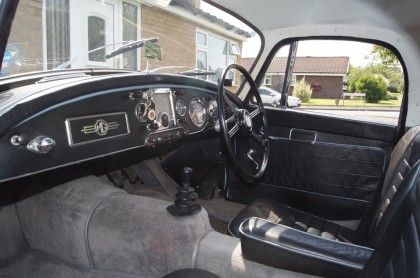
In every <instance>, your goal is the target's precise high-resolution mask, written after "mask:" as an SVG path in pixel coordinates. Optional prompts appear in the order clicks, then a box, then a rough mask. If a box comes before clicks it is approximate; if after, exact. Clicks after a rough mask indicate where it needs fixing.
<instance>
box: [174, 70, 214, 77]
mask: <svg viewBox="0 0 420 278" xmlns="http://www.w3.org/2000/svg"><path fill="white" fill-rule="evenodd" d="M179 74H182V75H186V76H200V75H215V74H216V72H214V71H207V70H202V69H192V70H187V71H183V72H180V73H179Z"/></svg>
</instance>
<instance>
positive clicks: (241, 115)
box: [237, 109, 252, 131]
mask: <svg viewBox="0 0 420 278" xmlns="http://www.w3.org/2000/svg"><path fill="white" fill-rule="evenodd" d="M237 117H238V124H239V126H241V127H244V128H245V130H247V131H251V130H252V119H251V115H250V114H249V112H248V110H246V109H239V110H238V115H237Z"/></svg>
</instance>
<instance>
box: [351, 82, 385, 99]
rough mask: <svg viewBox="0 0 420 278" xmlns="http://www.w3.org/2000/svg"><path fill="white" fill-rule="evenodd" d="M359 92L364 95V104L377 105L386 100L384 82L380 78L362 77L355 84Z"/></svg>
mask: <svg viewBox="0 0 420 278" xmlns="http://www.w3.org/2000/svg"><path fill="white" fill-rule="evenodd" d="M356 89H357V91H359V92H362V93H365V94H366V102H369V103H378V102H379V101H381V100H385V99H386V98H387V90H386V89H387V86H386V82H385V80H384V79H383V77H381V76H373V75H363V76H362V77H361V78H360V79H359V80H358V81H357V84H356Z"/></svg>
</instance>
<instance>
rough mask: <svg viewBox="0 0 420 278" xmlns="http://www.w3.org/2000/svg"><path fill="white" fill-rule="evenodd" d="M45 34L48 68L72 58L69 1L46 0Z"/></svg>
mask: <svg viewBox="0 0 420 278" xmlns="http://www.w3.org/2000/svg"><path fill="white" fill-rule="evenodd" d="M44 5H45V34H46V56H47V60H46V61H45V62H44V63H45V64H44V66H45V68H46V69H53V68H55V67H57V66H58V65H60V64H62V63H64V62H66V61H68V60H69V59H70V47H69V46H70V26H69V1H68V0H46V1H45V2H44Z"/></svg>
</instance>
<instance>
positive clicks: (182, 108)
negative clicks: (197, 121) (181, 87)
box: [175, 99, 187, 117]
mask: <svg viewBox="0 0 420 278" xmlns="http://www.w3.org/2000/svg"><path fill="white" fill-rule="evenodd" d="M175 111H176V113H177V114H178V115H179V116H181V117H184V116H185V113H187V105H186V104H185V101H184V100H183V99H178V100H177V101H176V104H175Z"/></svg>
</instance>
